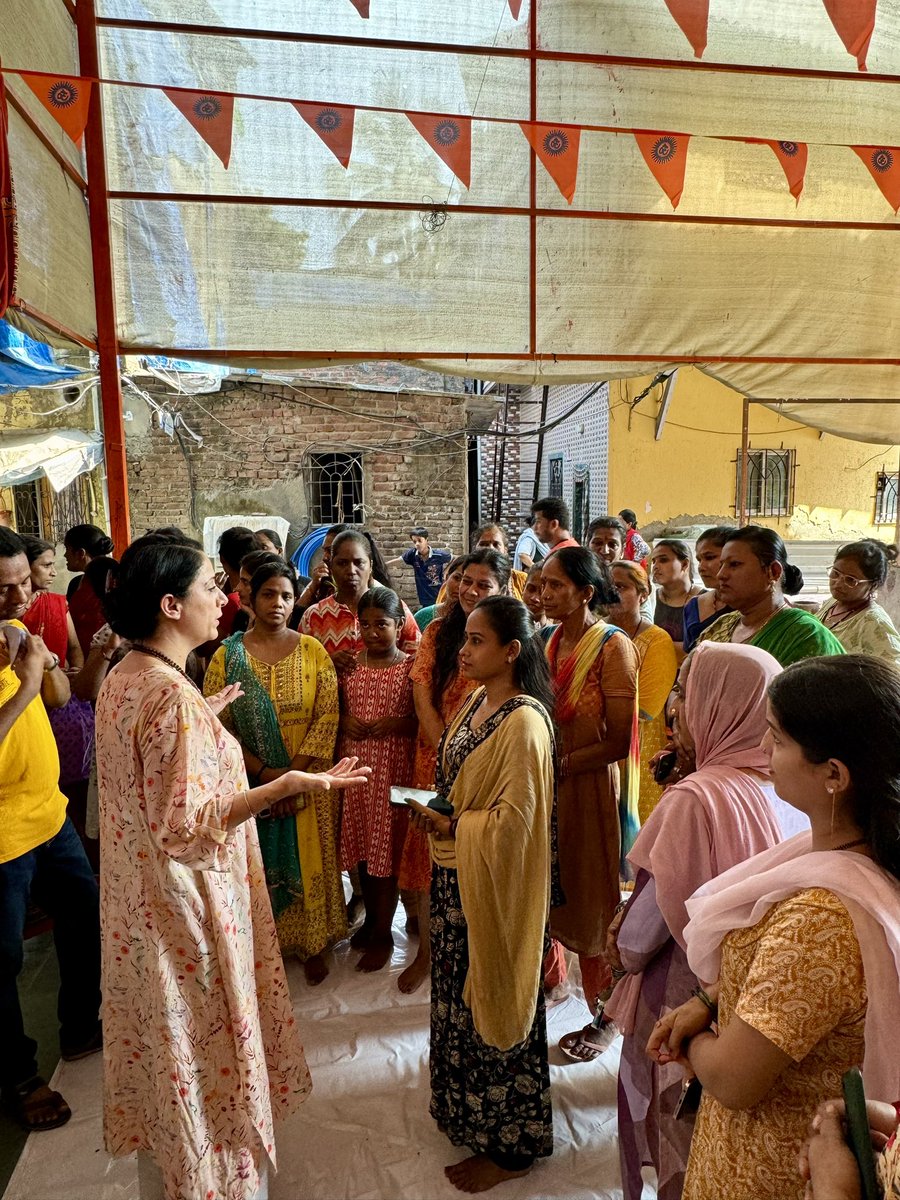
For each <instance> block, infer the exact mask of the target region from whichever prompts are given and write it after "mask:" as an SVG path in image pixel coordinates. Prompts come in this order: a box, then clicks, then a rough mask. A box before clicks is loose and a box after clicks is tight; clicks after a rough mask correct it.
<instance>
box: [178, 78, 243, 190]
mask: <svg viewBox="0 0 900 1200" xmlns="http://www.w3.org/2000/svg"><path fill="white" fill-rule="evenodd" d="M163 91H164V92H165V93H166V95H167V96H168V97H169V99H170V100H171V101H172V103H173V104H174V105H175V107H176V108H177V109H178V111H179V112H180V113H182V114H183V116H185V117H186V118H187V119H188V121H190V123H191V124H192V125H193V127H194V128H195V129H196V130H197V132H198V133H199V134H200V136H201V137H202V138H203V140H204V142H206V144H207V145H208V146H209V148H210V149H211V150H214V151H215V153H216V154H217V155H218V156H219V158H220V159H221V160H222V166H223V167H224V168H225V170H226V171H227V170H228V163H229V162H230V161H231V126H232V120H233V118H234V96H230V95H228V93H227V92H186V91H182V90H181V89H180V88H163Z"/></svg>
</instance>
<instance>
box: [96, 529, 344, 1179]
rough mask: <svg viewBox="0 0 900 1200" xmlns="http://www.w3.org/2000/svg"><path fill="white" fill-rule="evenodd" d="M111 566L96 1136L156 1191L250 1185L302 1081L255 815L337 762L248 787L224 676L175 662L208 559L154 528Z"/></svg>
mask: <svg viewBox="0 0 900 1200" xmlns="http://www.w3.org/2000/svg"><path fill="white" fill-rule="evenodd" d="M118 575H119V578H118V586H117V587H116V589H115V599H114V601H113V606H114V608H115V612H114V613H113V617H112V625H113V628H114V629H115V630H116V632H117V633H119V634H120V635H121V636H123V637H127V638H129V639H130V640H131V641H132V650H131V652H130V653H129V654H128V655H127V657H126V658H125V660H124V661H123V662H122V663H121V664H120V665H119V666H118V667H116V668H115V669H114V670H113V671H112V672H111V673H110V675H109V676H108V677H107V679H106V680H105V681H104V684H103V686H102V688H101V691H100V696H99V699H98V702H97V732H98V747H97V749H98V753H97V761H98V771H99V785H100V834H101V845H102V854H103V873H102V876H101V924H102V933H103V1022H104V1066H105V1075H104V1134H105V1141H106V1145H107V1148H108V1149H109V1151H110V1152H111V1153H112V1154H116V1155H121V1154H130V1153H132V1152H133V1151H135V1150H137V1151H139V1152H144V1154H145V1155H146V1156H147V1157H146V1158H145V1159H143V1160H142V1161H141V1167H142V1175H143V1176H145V1177H146V1176H147V1174H148V1170H149V1173H150V1174H151V1177H152V1173H153V1172H154V1171H155V1170H156V1168H159V1171H157V1172H156V1173H157V1174H159V1173H161V1175H162V1186H163V1188H164V1192H165V1197H166V1200H185V1197H188V1196H190V1197H204V1200H253V1198H255V1197H258V1196H259V1195H260V1193H261V1191H262V1189H263V1187H264V1179H265V1175H266V1168H267V1165H268V1164H269V1163H271V1164H272V1166H274V1165H275V1147H274V1133H273V1119H274V1117H275V1116H276V1115H278V1116H284V1115H287V1114H288V1113H290V1112H291V1111H292V1110H293V1109H294V1108H296V1107H297V1105H298V1104H300V1102H301V1101H302V1100H303V1099H304V1097H305V1096H306V1094H307V1093H308V1092H309V1089H310V1081H309V1074H308V1072H307V1069H306V1062H305V1060H304V1057H303V1050H302V1047H301V1045H300V1040H299V1037H298V1034H297V1030H296V1027H295V1025H294V1017H293V1013H292V1008H291V1000H290V996H289V994H288V988H287V981H286V979H285V975H284V968H283V965H282V962H281V955H280V954H279V952H278V943H277V940H276V936H275V926H274V922H273V920H272V911H271V907H270V905H269V899H268V895H267V893H266V887H265V879H264V875H263V867H262V859H261V857H260V853H259V843H258V841H257V838H256V831H255V827H254V823H253V821H251V820H250V817H252V816H254V815H255V814H256V813H258V812H260V811H262V810H263V809H264V808H267V807H268V806H269V805H271V804H272V803H274V802H277V801H278V800H281V799H285V798H287V797H289V796H296V795H297V794H298V793H300V792H301V791H305V790H309V789H310V788H315V787H317V786H318V787H321V786H323V785H324V786H325V787H330V786H341V785H342V784H343V783H344V782H346V781H347V778H348V777H347V774H346V767H342V766H341V764H338V766H337V767H336V768H334V769H333V772H332V773H330V774H328V775H324V776H316V775H309V774H306V773H304V772H300V771H296V772H289V773H288V774H287V775H284V776H282V777H281V778H280V779H279V780H276V781H275V782H274V783H270V784H266V785H265V786H263V787H258V788H253V789H252V790H247V775H246V771H245V769H244V764H243V758H242V755H241V750H240V747H239V745H238V743H237V742H236V741H235V740H234V738H232V737H231V735H230V734H229V733H228V732H227V731H226V730H225V728H224V727H223V726H222V724H221V723H220V721H219V719H218V717H217V716H216V715H215V712H214V711H213V708H212V707H211V703H214V704H215V705H216V706H217V707H221V706H222V705H223V704H224V703H227V702H228V701H229V700H231V699H233V698H234V692H235V689H233V688H230V689H227V691H226V692H225V693H224V694H223V695H220V696H219V697H214V698H213V699H212V701H211V703H208V702H207V701H205V700H204V699H203V697H202V696H201V694H200V692H199V690H198V689H197V688H196V686H195V685H194V684H193V683H192V682H191V681H190V679H189V678H188V677H187V676H186V675H185V674H184V663H185V660H186V658H187V655H188V652H189V650H190V649H192V648H193V647H194V646H197V645H200V644H202V643H203V642H205V641H207V640H208V639H209V638H211V637H212V636H214V633H215V629H216V624H217V620H218V615H219V612H220V611H221V608H222V607H223V605H224V597H223V595H222V593H221V592H220V591H219V589H218V588H217V587H216V583H215V576H214V573H213V569H212V564H211V563H210V562H209V559H207V558H206V557H205V555H203V554H202V552H200V551H199V549H194V548H192V547H190V546H184V545H167V546H161V545H160V544H159V542H158V541H157V540H156V539H154V538H153V537H148V538H142V539H140V540H139V541H137V542H135V543H134V544H133V545H132V546H131V547H130V548H129V549H128V550H127V551H126V553H125V555H124V556H123V559H122V564H121V567H120V569H119V573H118ZM366 774H367V773H366V772H365V771H356V772H355V773H354V772H352V771H351V776H350V777H351V778H353V777H355V778H356V779H360V778H365V775H366ZM151 1160H152V1161H151Z"/></svg>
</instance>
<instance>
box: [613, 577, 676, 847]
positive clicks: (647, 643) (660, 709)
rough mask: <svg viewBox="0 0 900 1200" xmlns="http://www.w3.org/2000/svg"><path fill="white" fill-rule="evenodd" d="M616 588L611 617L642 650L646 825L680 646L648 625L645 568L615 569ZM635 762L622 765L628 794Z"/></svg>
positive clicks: (642, 808)
mask: <svg viewBox="0 0 900 1200" xmlns="http://www.w3.org/2000/svg"><path fill="white" fill-rule="evenodd" d="M612 577H613V586H614V587H615V589H616V591H617V592H618V593H619V603H618V604H615V605H612V606H611V607H610V608H609V609H608V610H607V612H608V616H609V619H610V621H611V623H612V624H613V625H618V627H619V628H620V629H622V630H624V632H625V633H627V634H628V636H629V637H630V638H631V640H632V642H633V643H634V648H635V650H637V652H638V657H639V659H640V666H639V668H638V703H639V711H638V716H639V719H640V739H641V761H640V794H639V798H638V812H639V814H640V818H641V824H642V825H643V823H644V822H645V821H646V820H647V818H648V817H649V816H650V814H651V813H652V812H653V810H654V808H655V807H656V805H657V804H658V803H659V798H660V796H661V795H662V786H661V785H660V784H658V783H657V782H656V780H655V779H654V778H653V775H652V773H651V771H650V765H649V764H650V759H651V758H653V756H654V755H655V754H656V753H657V752H658V751H660V750H662V748H663V747H664V746H665V745H666V713H665V707H666V699H667V698H668V695H669V692H671V690H672V686H673V684H674V683H675V676H676V675H677V673H678V659H677V656H676V653H675V644H674V642H673V641H672V639H671V637H670V636H669V635H668V633H666V631H665V630H664V629H660V627H659V626H658V625H654V624H653V623H652V622H651V621H648V620H647V618H646V617H645V616H643V614H642V613H641V605H642V604H644V603H645V602H646V601H647V600H648V599H649V598H650V580H649V579H648V578H647V572H646V571H645V570H644V568H643V567H641V566H639V565H638V564H637V563H635V562H625V561H624V559H622V560H620V561H619V562H614V563H613V565H612ZM628 769H629V760H628V759H627V758H626V759H623V761H622V762H621V763H619V770H620V771H621V772H622V773H623V774H622V779H623V783H622V787H623V790H625V789H627V786H628V781H627V777H626V774H625V772H627V771H628Z"/></svg>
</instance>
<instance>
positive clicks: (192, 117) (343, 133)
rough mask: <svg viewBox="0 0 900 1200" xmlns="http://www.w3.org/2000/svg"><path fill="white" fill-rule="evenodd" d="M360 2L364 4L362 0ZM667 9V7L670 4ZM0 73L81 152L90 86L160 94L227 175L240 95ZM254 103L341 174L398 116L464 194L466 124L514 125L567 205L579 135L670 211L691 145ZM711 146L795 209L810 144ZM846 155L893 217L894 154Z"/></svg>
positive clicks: (878, 149) (528, 125)
mask: <svg viewBox="0 0 900 1200" xmlns="http://www.w3.org/2000/svg"><path fill="white" fill-rule="evenodd" d="M354 2H356V0H354ZM359 2H360V3H362V0H359ZM666 2H667V3H669V2H670V0H666ZM0 71H2V73H3V74H16V75H18V76H19V77H20V78H21V79H22V81H23V82H24V83H26V84H27V85H28V87H29V88H30V89H31V91H32V92H33V93H34V94H35V96H37V98H38V99H39V100H40V102H41V103H42V104H43V106H44V108H46V110H47V111H48V112H49V113H50V114H51V116H52V117H53V118H54V120H56V121H57V122H58V123H59V125H60V126H61V127H62V129H64V130H65V132H66V133H67V134H68V135H69V137H70V138H71V139H72V141H73V142H74V143H75V144H76V145H77V146H80V145H81V142H82V138H83V134H84V129H85V126H86V125H87V119H88V105H89V102H90V94H91V87H92V85H93V84H94V83H98V82H102V83H103V84H104V85H108V84H113V85H115V86H120V87H142V88H149V89H151V90H155V91H161V92H163V93H164V94H165V95H166V96H167V97H168V99H169V100H170V101H171V103H172V104H174V106H175V107H176V108H177V109H178V111H179V112H180V113H181V114H182V115H183V116H184V118H185V119H186V120H187V121H188V122H189V123H190V124H191V125H192V126H193V128H194V129H195V130H196V131H197V133H198V134H199V135H200V136H201V137H202V138H203V140H204V141H205V142H206V143H207V145H208V146H209V147H210V149H211V150H212V151H213V152H214V153H215V154H216V155H217V156H218V158H219V159H220V161H221V163H222V166H223V167H224V168H225V169H226V170H227V169H228V164H229V162H230V160H231V142H232V129H233V123H234V101H235V99H236V98H238V97H240V96H241V93H231V92H204V91H201V90H199V89H190V88H170V87H163V86H161V85H158V84H143V83H141V84H136V83H131V82H127V81H122V80H108V79H103V80H92V79H87V78H83V77H81V76H76V75H69V76H59V75H50V74H48V73H46V72H30V71H19V70H13V69H11V68H8V67H4V68H0ZM254 98H255V99H268V100H271V101H272V102H273V103H288V104H290V105H292V106H293V108H295V109H296V111H297V113H298V114H299V115H300V117H302V119H303V121H304V122H305V123H306V124H307V125H308V126H309V128H310V129H312V130H313V132H314V133H316V134H317V135H318V136H319V138H320V139H321V141H322V142H323V143H324V145H326V146H327V147H328V149H329V150H330V151H331V153H332V154H333V155H334V156H335V158H336V159H337V161H338V162H339V163H340V164H341V166H342V167H344V168H346V167H348V166H349V165H350V158H351V155H352V152H353V134H354V125H355V117H356V112H357V111H358V108H359V109H361V110H362V111H366V112H372V111H374V112H392V113H404V115H405V116H406V117H407V118H408V119H409V121H410V122H411V123H412V125H413V127H414V128H415V129H416V130H417V131H418V133H419V134H420V135H421V136H422V138H424V140H425V141H426V142H427V144H428V145H429V146H430V147H431V149H432V150H433V151H434V152H435V154H437V155H438V156H439V157H440V158H441V160H442V161H443V162H444V163H445V164H446V165H447V166H448V167H449V168H450V170H451V171H452V172H453V174H454V175H455V176H456V178H457V179H458V180H459V181H460V183H461V184H462V185H463V186H464V187H466V188H468V187H469V186H470V183H471V174H472V122H473V120H480V121H483V122H488V123H491V124H502V125H512V124H515V125H518V126H519V128H520V129H521V131H522V133H523V134H524V135H525V137H526V138H527V140H528V143H529V145H530V146H531V148H532V149H533V150H534V153H535V154H536V156H537V157H538V158H539V159H540V161H541V163H542V164H543V166H544V167H545V169H546V170H547V172H548V174H549V175H550V177H551V179H552V180H553V182H554V183H555V184H556V186H557V187H558V188H559V191H560V193H561V194H562V196H563V197H564V198H565V200H566V201H567V203H569V204H571V203H572V201H573V199H574V196H575V189H576V186H577V180H578V156H579V151H580V147H581V135H582V133H584V132H589V133H590V132H599V133H608V134H614V135H617V136H622V135H630V136H632V137H634V140H635V142H636V143H637V146H638V149H639V150H640V153H641V156H642V157H643V159H644V162H645V163H646V164H647V166H648V168H649V169H650V172H651V173H652V175H653V177H654V179H655V180H656V182H657V183H658V184H659V186H660V187H661V188H662V190H663V191H664V192H665V194H666V195H667V196H668V198H669V200H670V202H671V204H672V207H673V208H677V207H678V202H679V200H680V199H681V194H682V191H683V190H684V174H685V168H686V166H687V155H688V147H689V145H690V141H691V135H690V134H687V133H672V132H667V131H664V130H646V129H624V128H618V127H614V126H607V125H574V124H569V123H566V122H559V123H557V124H552V123H547V122H540V121H513V120H512V119H510V118H505V117H477V118H476V117H463V116H459V115H458V114H440V113H422V112H409V111H406V110H403V109H394V108H383V107H380V106H374V105H365V106H362V105H361V106H353V105H347V104H321V103H315V102H312V101H305V100H302V101H301V100H283V99H281V98H280V97H254ZM713 140H717V141H718V140H721V141H740V142H745V143H747V144H748V145H761V146H768V147H770V149H771V150H772V151H773V152H774V154H775V156H776V158H777V159H778V162H779V163H780V164H781V167H782V170H783V171H784V175H785V179H786V180H787V184H788V187H789V189H790V193H791V195H792V196H793V197H794V199H795V200H796V201H797V202H798V203H799V200H800V196H801V193H802V191H803V184H804V181H805V178H806V168H807V164H808V161H809V144H808V143H806V142H796V141H789V140H785V141H778V140H770V139H767V138H734V137H724V136H722V137H717V138H713ZM847 148H848V149H850V150H853V152H854V153H855V154H856V155H858V157H859V158H860V159H861V161H862V162H863V163H864V164H865V166H866V168H867V170H868V171H869V174H870V175H871V176H872V178H873V179H874V180H875V183H876V184H877V185H878V187H879V189H880V191H881V193H882V195H883V196H884V197H885V199H886V200H887V202H888V203H889V204H890V206H891V208H892V209H893V210H894V212H895V213H897V211H898V209H900V147H897V146H874V145H873V146H870V145H865V146H856V145H851V146H849V147H847Z"/></svg>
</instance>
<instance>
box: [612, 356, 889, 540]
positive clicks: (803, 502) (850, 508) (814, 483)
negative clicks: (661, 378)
mask: <svg viewBox="0 0 900 1200" xmlns="http://www.w3.org/2000/svg"><path fill="white" fill-rule="evenodd" d="M649 382H650V379H649V377H648V378H645V379H629V380H616V381H613V382H611V383H610V385H609V403H610V420H609V511H610V512H618V511H619V509H621V508H633V509H634V511H635V512H636V513H637V516H638V522H639V524H640V526H641V527H642V528H644V527H646V526H655V525H656V523H657V522H659V523H661V524H665V523H666V522H673V523H678V524H690V525H696V524H703V523H705V522H706V521H707V519H709V522H710V523H713V521H712V519H713V518H718V519H719V520H721V519H723V518H725V519H728V520H733V519H734V515H735V514H734V503H735V460H736V458H737V454H738V451H739V450H740V445H741V410H742V399H741V397H740V396H739V395H738V394H737V393H736V392H733V391H732V390H731V389H730V388H727V387H725V386H724V385H723V384H721V383H718V382H717V381H716V380H714V379H710V378H709V377H708V376H706V375H704V374H702V372H700V371H697V370H695V369H694V368H693V367H687V368H684V367H682V368H681V370H680V371H679V373H678V379H677V381H676V385H675V391H674V394H673V396H672V401H671V403H670V405H669V411H668V417H667V419H666V423H665V427H664V429H663V435H662V438H661V440H660V441H658V442H657V441H656V440H655V438H654V432H655V423H656V414H657V411H658V409H659V402H660V393H661V389H660V388H658V387H657V388H654V390H653V391H652V392H651V393H650V395H649V396H647V397H646V399H644V400H642V401H641V402H640V404H638V405H637V407H636V408H635V409H634V410H633V411H631V413H630V428H629V409H630V404H631V402H632V401H633V400H634V398H635V397H636V396H638V395H639V394H640V392H642V391H643V390H644V388H645V387H646V386H647V384H648V383H649ZM750 448H751V449H752V450H762V449H771V450H780V449H785V450H788V449H795V450H796V451H797V457H796V472H797V473H796V482H795V488H794V510H793V513H792V514H791V515H790V516H789V517H781V518H776V517H768V518H760V519H759V523H760V524H764V525H770V526H772V527H773V528H775V529H777V530H778V531H779V533H781V535H782V537H785V538H788V539H793V540H802V539H807V540H829V541H830V540H839V539H841V538H844V537H849V536H856V537H863V536H866V537H880V538H882V539H885V540H888V541H892V540H893V533H894V528H893V526H892V525H874V524H873V523H872V521H873V517H874V513H875V501H874V496H875V481H876V476H877V475H878V472H879V471H882V470H885V471H888V472H895V471H896V470H897V464H898V454H900V447H898V446H893V447H892V446H878V445H872V444H869V443H864V442H853V441H849V440H847V439H846V438H838V437H834V436H833V435H831V434H823V435H820V434H819V432H818V431H817V430H814V429H808V428H806V427H805V426H798V425H797V424H796V422H793V421H788V420H785V419H784V418H782V417H780V416H778V415H777V414H776V413H774V412H771V411H770V410H769V409H765V408H762V407H761V406H759V405H755V404H754V405H751V406H750ZM754 520H756V518H754Z"/></svg>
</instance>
